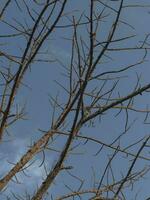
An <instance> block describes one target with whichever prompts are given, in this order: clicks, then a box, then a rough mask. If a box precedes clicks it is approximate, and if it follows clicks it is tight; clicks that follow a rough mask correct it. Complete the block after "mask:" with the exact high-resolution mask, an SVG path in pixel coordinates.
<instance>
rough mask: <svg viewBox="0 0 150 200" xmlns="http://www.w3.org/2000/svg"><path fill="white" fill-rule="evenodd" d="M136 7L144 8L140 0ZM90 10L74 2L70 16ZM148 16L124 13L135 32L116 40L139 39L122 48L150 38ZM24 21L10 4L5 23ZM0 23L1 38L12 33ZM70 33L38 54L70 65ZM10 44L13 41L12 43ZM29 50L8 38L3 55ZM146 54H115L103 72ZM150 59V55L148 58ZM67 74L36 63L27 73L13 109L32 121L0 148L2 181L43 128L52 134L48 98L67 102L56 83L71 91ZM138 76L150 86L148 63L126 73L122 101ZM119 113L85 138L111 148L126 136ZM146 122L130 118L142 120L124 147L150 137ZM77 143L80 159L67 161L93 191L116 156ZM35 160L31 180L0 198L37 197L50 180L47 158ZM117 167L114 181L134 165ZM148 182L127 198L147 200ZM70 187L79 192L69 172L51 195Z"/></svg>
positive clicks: (145, 11)
mask: <svg viewBox="0 0 150 200" xmlns="http://www.w3.org/2000/svg"><path fill="white" fill-rule="evenodd" d="M3 2H5V1H1V2H0V6H1V5H2V4H3ZM27 2H28V4H31V5H33V4H32V3H31V2H32V1H29V0H28V1H27ZM127 2H130V1H125V3H126V4H127ZM132 2H133V3H134V4H136V3H138V4H139V2H140V1H132ZM148 3H149V1H148V0H143V1H142V4H143V5H144V4H145V5H147V4H148ZM114 4H116V5H117V2H112V5H114ZM114 7H115V6H114ZM88 9H89V7H88V1H86V0H83V1H79V0H78V1H74V0H70V1H69V3H68V5H67V7H66V12H68V11H70V10H74V14H75V15H76V16H79V11H77V10H84V11H85V13H86V12H87V10H88ZM149 11H150V7H148V6H147V8H128V9H124V10H123V13H122V15H121V18H122V19H124V20H125V21H126V22H129V23H130V24H131V25H133V26H134V28H135V29H134V30H133V29H130V28H128V26H126V25H120V27H118V31H117V33H116V37H117V36H119V37H122V36H126V34H137V37H136V38H135V39H131V40H129V41H128V42H122V43H120V44H119V45H121V46H122V45H123V46H128V45H133V46H134V44H135V42H136V40H142V39H143V38H144V36H145V34H147V33H149V32H150V28H149V20H150V14H149ZM18 16H19V17H18ZM24 16H25V12H22V13H20V12H19V11H18V10H17V8H16V5H15V4H14V3H13V4H11V5H10V7H9V12H8V13H7V14H6V16H5V17H6V19H8V21H10V22H11V21H12V20H13V18H12V17H16V18H17V19H19V20H22V19H23V18H24ZM112 17H113V16H110V18H109V19H110V21H111V20H112V19H113V18H112ZM110 21H106V22H105V23H103V25H102V27H103V31H102V33H101V36H100V37H102V38H103V37H105V32H107V29H108V27H109V26H110ZM28 23H29V24H30V25H31V22H30V21H28ZM62 23H68V20H67V19H66V18H64V19H63V20H62V21H61V22H60V24H62ZM0 24H1V25H0V26H1V27H2V28H1V29H0V35H2V34H7V33H10V29H9V28H8V26H6V25H5V24H4V23H0ZM79 33H80V35H81V36H82V37H84V38H86V37H87V35H85V33H86V29H85V28H83V29H81V30H80V31H79ZM71 34H72V31H71V30H70V29H59V28H58V29H57V30H56V32H55V33H53V34H52V36H51V40H49V41H48V42H46V43H44V45H43V46H42V49H41V50H42V51H48V53H47V54H46V55H39V57H40V58H41V57H42V58H52V59H56V58H59V59H60V60H61V61H62V62H63V63H64V65H68V64H69V62H70V61H69V59H70V57H71V54H70V52H71V45H70V43H69V41H67V40H64V39H63V38H64V37H69V36H70V35H71ZM6 40H7V41H8V39H6ZM1 42H3V43H4V42H5V40H1V39H0V43H1ZM24 45H25V41H24V40H20V39H18V38H13V39H12V38H11V39H9V43H8V44H6V45H4V46H0V47H1V49H2V50H4V51H5V52H9V53H10V54H11V53H12V54H13V55H20V54H21V50H20V48H23V47H24ZM119 45H118V46H119ZM142 55H143V53H142V52H140V51H133V53H130V54H129V53H128V52H125V53H121V52H118V53H111V56H112V57H113V60H112V61H111V62H110V61H109V62H108V60H107V59H106V60H104V61H106V63H104V64H103V65H102V66H103V67H102V68H101V70H102V71H105V70H106V69H113V68H114V67H119V66H125V65H126V64H131V63H134V62H135V61H137V60H139V59H140V56H142ZM148 57H149V53H148V56H147V58H148ZM4 63H5V64H8V63H7V61H5V62H4ZM12 67H13V68H14V70H16V68H15V65H12ZM98 70H99V68H98V69H97V71H98ZM63 73H65V69H64V68H62V67H61V66H60V65H59V64H58V63H56V62H54V63H51V64H48V63H47V64H46V63H44V64H42V63H34V64H33V65H32V66H31V70H29V71H28V72H27V73H26V75H25V77H24V80H23V83H25V84H26V85H27V86H28V87H26V86H23V85H22V86H21V87H20V89H19V91H18V95H17V97H16V102H15V104H14V110H15V109H16V104H17V106H19V107H22V106H23V105H26V112H27V113H26V118H27V119H26V120H24V121H20V122H18V123H16V124H15V125H13V126H11V128H10V129H9V132H10V135H9V136H8V135H5V137H4V142H3V143H1V144H0V177H2V176H3V174H5V173H6V172H7V171H8V170H9V169H10V168H11V167H12V165H11V164H8V161H9V162H10V163H15V162H17V160H18V159H19V158H20V157H21V155H22V154H23V153H25V152H26V150H27V149H28V147H29V145H31V144H32V143H33V141H34V140H36V139H38V138H39V137H40V136H41V132H40V131H39V130H38V129H42V130H48V129H49V128H50V123H51V113H52V108H51V106H50V103H49V96H50V95H52V96H53V97H55V96H56V95H58V98H59V100H60V102H65V100H66V94H65V92H64V91H62V89H61V88H60V87H59V86H58V85H57V84H56V82H55V81H54V80H58V81H59V82H60V83H61V84H63V85H64V86H66V87H68V82H67V79H66V78H65V77H64V76H63ZM136 73H138V74H141V77H142V78H141V83H142V84H145V83H148V82H149V74H150V68H149V62H146V63H144V64H142V65H140V66H137V67H136V68H134V69H131V70H130V71H129V72H128V73H127V74H125V73H124V74H123V75H128V78H124V79H122V81H121V82H120V84H119V85H118V88H117V91H120V94H121V95H122V96H123V95H126V94H127V93H128V92H129V91H132V89H133V88H134V85H135V83H136ZM94 84H95V83H94ZM133 84H134V85H133ZM94 86H95V85H92V86H90V87H94ZM148 103H149V96H148V95H144V94H143V96H142V97H141V96H139V97H137V98H136V100H135V105H136V106H139V107H140V108H142V109H145V108H146V105H147V104H148ZM115 113H117V111H109V112H108V113H107V114H106V115H104V116H103V118H102V122H101V123H99V122H98V120H96V123H95V127H94V128H90V127H88V126H86V127H85V126H84V127H83V128H82V129H81V132H82V134H84V135H89V136H91V134H92V135H93V137H95V138H97V139H100V140H101V141H104V142H107V143H110V142H111V141H112V140H113V139H114V138H116V137H117V136H118V135H119V134H120V133H122V132H123V131H124V124H125V117H124V113H122V114H121V115H119V117H116V118H115V117H114V114H115ZM144 117H145V115H141V114H137V113H133V112H130V113H129V120H131V122H132V121H133V120H134V119H135V118H137V120H136V122H135V124H134V126H133V127H132V128H131V129H130V130H129V132H128V133H127V135H125V136H124V137H123V140H121V144H122V145H123V146H126V145H127V144H128V143H129V142H131V143H132V142H134V141H135V140H137V139H139V138H142V137H143V136H144V135H148V134H149V125H144V124H143V120H144ZM70 121H71V119H70ZM64 142H65V140H64V139H63V138H62V139H61V140H58V142H56V143H55V148H56V149H61V147H63V145H64ZM78 143H81V145H80V147H78V148H77V149H75V153H76V154H75V155H71V156H69V158H68V159H67V161H66V165H73V166H75V167H74V169H73V170H72V171H71V173H73V174H74V173H75V174H76V176H79V177H80V178H81V179H85V187H87V188H89V187H92V184H93V176H92V170H93V169H94V170H95V171H96V172H97V177H96V178H98V177H100V176H101V174H102V172H103V169H104V166H105V165H106V163H107V162H108V154H109V155H110V154H111V151H110V150H107V149H106V148H104V149H103V150H102V152H101V153H100V154H99V155H98V156H93V155H94V154H95V153H96V152H97V151H98V149H99V148H100V146H98V145H97V144H95V143H92V142H91V143H90V142H88V143H87V144H86V145H85V144H84V142H83V141H80V140H79V139H77V140H75V142H74V144H73V146H74V145H76V144H78ZM133 150H135V149H133ZM79 154H80V155H79ZM57 157H58V153H53V152H51V151H46V161H45V165H46V166H47V168H48V169H50V168H51V167H52V166H53V165H54V163H56V160H57ZM34 160H35V163H34V164H33V165H31V167H30V168H29V170H28V175H29V177H26V176H24V175H23V174H20V175H18V177H19V179H20V181H21V183H22V184H15V185H14V183H13V182H11V183H10V184H9V185H8V188H7V190H6V191H5V192H3V193H2V194H0V195H1V196H0V199H2V200H4V199H6V195H8V196H10V197H11V199H13V198H14V197H13V196H12V194H11V192H13V193H16V194H20V193H22V192H25V191H27V192H28V193H30V194H31V195H32V194H33V192H35V189H36V186H37V185H38V184H40V183H41V181H42V179H41V177H42V178H44V177H45V172H44V169H43V167H44V166H42V167H39V165H40V163H41V160H42V155H41V154H38V155H37V156H36V157H35V158H34ZM144 164H146V165H149V162H145V161H142V162H137V164H136V168H137V169H138V168H141V167H143V166H144ZM112 166H113V168H114V173H115V176H116V177H120V176H121V173H125V170H126V168H127V167H129V166H130V163H127V164H126V161H125V159H124V158H122V157H121V155H120V156H119V157H118V158H117V159H116V160H115V161H114V162H113V163H112ZM148 178H149V180H150V174H148V175H147V176H146V179H145V180H144V181H143V183H142V181H141V184H138V183H137V184H136V186H135V190H134V192H133V191H131V192H129V193H128V194H126V198H127V199H133V198H134V196H135V194H136V192H137V191H138V190H141V191H140V194H139V195H138V196H137V199H138V200H141V199H143V200H144V199H145V198H146V197H148V196H150V193H149V187H148V185H149V183H150V181H149V180H148ZM68 182H69V185H70V186H71V187H72V188H73V189H77V188H78V184H79V183H78V182H77V181H75V180H74V179H73V178H72V177H70V176H69V175H66V174H65V173H61V174H60V175H59V176H58V177H57V178H56V181H55V184H54V185H53V186H52V188H51V189H50V193H52V194H53V196H54V198H55V197H56V196H60V195H61V194H62V193H66V192H69V190H68V189H67V188H66V187H65V186H64V185H65V184H68ZM58 183H59V184H58ZM31 186H32V187H31ZM88 198H89V196H87V197H85V198H84V199H88Z"/></svg>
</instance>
